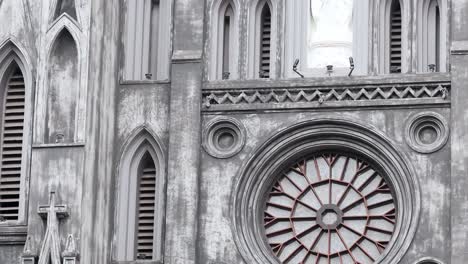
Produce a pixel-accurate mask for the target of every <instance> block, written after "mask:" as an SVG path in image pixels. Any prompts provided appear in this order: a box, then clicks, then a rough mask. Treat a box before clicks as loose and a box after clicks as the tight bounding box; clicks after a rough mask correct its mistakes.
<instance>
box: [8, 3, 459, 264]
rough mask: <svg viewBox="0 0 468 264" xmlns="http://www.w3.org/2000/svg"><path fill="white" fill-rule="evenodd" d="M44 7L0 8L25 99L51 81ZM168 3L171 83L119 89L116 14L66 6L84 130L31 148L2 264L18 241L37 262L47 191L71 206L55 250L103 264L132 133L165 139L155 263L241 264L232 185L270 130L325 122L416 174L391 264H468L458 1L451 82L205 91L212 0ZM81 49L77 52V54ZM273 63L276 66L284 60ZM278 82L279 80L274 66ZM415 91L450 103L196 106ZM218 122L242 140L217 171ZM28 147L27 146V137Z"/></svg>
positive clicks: (108, 8) (381, 79)
mask: <svg viewBox="0 0 468 264" xmlns="http://www.w3.org/2000/svg"><path fill="white" fill-rule="evenodd" d="M53 2H54V1H27V0H22V1H16V0H3V1H1V0H0V22H1V23H0V24H1V25H2V26H0V46H1V45H2V44H4V43H7V41H11V42H12V43H14V44H15V45H17V46H18V47H19V50H20V51H21V52H22V53H23V56H24V58H25V59H26V61H24V62H23V63H25V64H28V65H27V66H28V69H30V70H31V72H30V73H29V74H30V75H31V76H32V80H31V81H32V83H31V87H32V89H33V90H34V92H36V91H37V90H38V89H43V88H44V87H43V86H44V82H41V81H40V80H39V79H38V76H39V75H40V76H42V75H46V74H47V73H46V72H41V71H44V69H46V68H45V67H42V68H41V67H39V66H38V65H41V63H44V62H43V61H41V60H40V59H39V58H42V57H41V56H40V54H43V53H47V52H48V51H46V50H44V49H45V47H44V46H43V45H42V44H41V43H43V40H44V39H45V38H49V37H50V36H48V35H46V34H45V32H47V30H48V28H49V27H50V24H49V23H50V21H49V18H48V17H49V13H50V10H53V8H50V7H49V5H50V4H51V3H53ZM172 2H173V14H172V16H173V24H172V52H171V54H172V60H171V65H170V69H171V74H170V76H171V77H170V80H167V81H162V82H161V81H140V82H122V81H121V80H120V76H121V70H122V69H121V67H120V66H121V61H120V59H121V58H122V56H121V55H122V54H121V53H122V50H121V45H122V30H121V28H120V26H121V25H122V17H121V15H120V11H121V10H120V8H121V5H117V4H115V3H114V1H105V0H93V1H90V0H80V1H76V8H77V15H78V18H79V19H78V22H77V23H78V24H80V25H89V28H88V27H86V26H83V27H81V28H82V29H83V30H84V31H86V32H87V34H85V37H83V38H84V39H83V41H84V42H86V43H88V44H89V50H88V53H86V54H81V56H80V58H79V60H80V62H83V61H81V60H83V59H84V63H85V64H87V65H88V68H87V69H88V70H87V75H86V76H87V79H86V82H85V83H86V85H85V84H84V83H83V82H81V83H80V85H79V86H80V87H78V88H77V89H80V93H82V94H86V98H85V101H86V108H85V111H84V115H83V116H78V118H80V119H81V120H84V124H85V126H84V127H76V128H71V127H69V129H71V130H74V131H75V132H76V131H77V130H80V129H81V130H82V131H83V134H84V141H83V142H81V141H77V140H73V139H72V138H71V139H70V140H67V142H66V143H63V144H54V142H49V143H51V144H43V143H44V142H35V144H34V145H33V146H32V147H31V151H30V152H31V155H30V163H31V165H30V167H29V168H28V171H29V173H28V177H27V179H26V180H27V186H26V188H27V192H26V198H25V199H27V200H26V202H25V204H26V206H27V212H28V213H27V217H26V219H27V222H26V223H24V225H19V226H5V225H2V223H0V263H5V264H10V263H11V264H13V263H19V259H20V256H21V253H22V251H23V247H24V243H25V238H26V234H27V235H28V236H29V237H31V238H32V248H33V250H34V251H36V252H38V251H39V249H40V247H41V243H42V240H43V235H44V231H45V223H46V222H45V220H44V219H42V218H41V217H40V216H39V215H38V214H37V207H38V206H39V205H46V204H48V202H49V192H50V191H51V190H55V191H56V192H57V194H58V197H57V200H58V201H57V203H58V204H64V205H67V206H68V207H69V210H70V215H69V217H68V218H66V219H63V220H61V222H60V229H59V230H60V242H61V243H60V244H61V247H62V249H63V248H64V246H65V242H66V241H65V240H66V237H67V235H69V234H73V235H74V236H75V237H76V238H77V250H78V251H79V253H80V258H81V263H90V264H94V263H96V264H103V263H112V261H113V259H112V258H113V257H112V256H113V250H115V248H114V245H113V242H114V235H115V234H114V232H115V223H116V222H115V212H116V201H115V199H116V192H117V189H116V181H117V177H118V173H117V170H118V168H119V165H120V159H121V156H122V151H123V148H124V146H125V144H126V143H127V142H129V141H130V140H131V139H132V137H133V136H134V135H135V131H138V129H140V128H146V129H148V130H149V131H151V132H152V133H154V135H156V136H157V137H158V138H159V139H160V140H161V142H162V143H163V145H164V150H163V151H164V154H165V156H166V157H167V160H166V161H165V163H166V164H167V166H166V167H167V172H166V173H167V175H165V176H166V179H167V181H166V184H167V186H166V201H167V202H166V211H165V219H164V221H165V228H164V235H165V237H164V240H165V243H164V245H163V255H164V263H171V264H192V263H200V264H202V263H209V264H215V263H216V264H218V263H223V264H235V263H245V260H244V258H243V256H242V255H241V252H240V251H239V250H238V247H237V244H236V242H235V241H234V240H235V234H234V232H236V230H235V228H233V219H232V217H233V213H232V210H234V208H233V205H232V204H231V202H232V197H233V195H234V193H233V191H234V189H235V186H234V184H235V182H236V181H237V180H238V179H239V178H240V177H242V175H240V173H241V169H242V168H243V166H244V165H245V164H246V162H247V161H248V159H249V158H250V157H252V155H254V154H255V153H256V151H257V150H258V148H259V147H260V146H261V145H262V144H263V143H264V142H266V141H267V140H268V139H269V138H271V137H272V136H273V135H275V134H276V133H277V132H278V131H279V130H282V129H285V128H288V127H290V126H292V125H294V124H296V123H298V122H300V121H308V120H314V119H319V118H321V117H322V116H329V117H336V118H343V119H349V120H355V121H356V122H359V123H361V124H365V125H370V126H372V127H375V129H376V130H378V131H379V132H380V133H382V134H383V135H385V137H387V138H389V139H390V140H391V141H392V142H393V143H394V147H395V148H396V149H398V150H399V151H400V153H401V155H402V156H404V157H405V159H406V163H407V164H408V165H409V166H410V167H411V168H412V169H413V171H414V172H415V175H416V178H417V181H418V183H419V186H420V190H421V214H420V217H419V219H418V221H419V224H418V227H417V230H416V234H415V236H414V239H413V241H412V243H411V246H410V248H409V250H408V251H407V252H406V253H405V254H404V257H403V260H402V261H401V262H400V263H409V264H413V263H415V262H416V261H417V260H419V259H421V258H423V257H433V258H436V259H439V260H441V261H442V262H443V263H447V264H449V263H452V264H463V263H465V262H466V259H467V258H468V225H467V224H466V219H467V217H468V191H467V189H468V177H467V172H466V171H467V170H468V150H467V148H466V146H468V133H467V132H468V110H467V107H466V101H467V100H468V92H467V89H466V88H467V87H466V83H467V81H468V70H467V69H468V21H467V17H468V16H467V15H466V14H467V13H468V8H467V6H468V1H467V0H452V1H449V3H450V4H451V19H452V22H451V30H452V33H451V40H450V42H451V44H452V45H451V47H452V55H451V57H450V65H451V72H450V73H447V74H427V75H417V76H416V75H414V74H408V75H401V76H400V75H399V76H388V75H377V74H371V75H372V76H367V77H353V78H347V77H337V78H317V79H307V80H300V79H291V80H288V79H284V80H276V81H272V82H270V81H263V80H262V81H247V80H240V81H232V82H231V81H226V82H222V81H214V82H207V81H206V80H204V78H205V77H206V68H207V67H209V65H208V64H209V63H208V61H206V58H207V55H208V54H207V53H209V52H210V51H209V50H207V49H206V43H207V42H208V41H209V39H208V38H209V37H210V36H209V34H207V32H206V30H207V27H208V25H207V16H208V15H209V14H207V12H209V11H208V10H207V7H206V5H207V3H205V2H210V3H211V1H195V0H174V1H172ZM279 6H283V3H282V2H281V4H280V5H279ZM281 16H282V15H281ZM244 19H246V18H245V17H244ZM240 35H241V40H240V43H244V44H242V45H245V43H246V42H247V40H246V33H245V32H242V34H240ZM81 44H83V43H81ZM77 48H78V50H82V47H80V46H78V47H77ZM278 49H279V50H280V48H278ZM1 51H2V50H1V49H0V54H1ZM244 53H245V51H242V52H241V54H243V55H242V56H243V57H245V56H246V54H244ZM278 53H280V52H278ZM278 56H279V55H278ZM244 59H245V58H244ZM277 61H278V63H279V62H280V58H277ZM245 63H246V62H245V61H243V60H241V61H240V64H241V65H240V66H239V68H241V72H242V75H246V73H245V67H244V66H245V65H244V64H245ZM0 66H1V65H0ZM276 70H277V75H280V74H281V71H282V70H281V67H280V66H278V68H277V69H276ZM71 75H72V77H73V74H71ZM75 77H76V76H75ZM0 78H3V76H0ZM72 79H73V78H72ZM0 80H3V79H0ZM421 80H424V81H425V82H427V83H430V84H432V85H434V84H435V85H438V84H440V83H443V84H444V85H445V84H447V83H449V86H451V89H450V94H449V98H448V99H443V98H441V97H440V96H439V97H437V98H430V99H427V98H425V99H421V98H419V99H414V100H412V99H411V100H409V101H405V102H404V103H401V102H399V101H389V100H385V99H378V100H374V101H372V102H370V103H368V102H355V101H334V102H325V103H324V104H323V105H321V104H319V103H318V102H315V101H314V102H300V103H298V102H293V100H290V101H288V102H287V103H285V104H284V105H280V104H270V105H267V106H265V104H260V103H259V104H258V105H253V104H248V103H246V104H245V105H241V106H238V105H237V106H230V105H227V106H221V107H218V108H216V107H217V106H214V107H212V108H207V107H206V106H205V105H204V103H206V102H205V101H204V97H203V96H204V94H208V93H209V92H211V91H225V90H226V91H233V92H234V93H236V92H238V89H245V90H255V89H270V88H273V87H274V88H278V89H284V90H288V89H296V88H298V89H299V88H304V87H305V88H307V89H318V88H320V89H323V88H324V87H325V88H330V87H332V88H340V87H342V86H343V85H344V84H346V85H348V86H354V87H368V86H371V85H374V84H376V83H379V84H388V85H398V84H401V85H408V86H411V84H412V83H414V82H419V81H421ZM68 81H70V80H68ZM84 87H86V88H84ZM34 94H36V93H34ZM34 99H35V102H34V106H35V107H34V109H40V108H42V107H44V106H45V105H46V104H47V102H45V101H42V99H38V98H36V97H35V98H34ZM426 99H427V100H426ZM427 111H432V112H436V113H438V114H440V115H441V116H443V117H444V118H445V119H446V120H447V121H448V123H449V128H450V137H449V141H448V142H447V144H445V145H444V146H443V147H442V148H441V149H440V150H438V151H437V152H435V153H429V154H422V153H418V152H416V151H414V150H413V149H411V148H410V147H409V146H408V144H407V142H406V138H407V135H406V134H405V131H406V130H405V128H406V120H408V118H410V117H411V116H412V115H414V114H417V113H421V112H427ZM219 116H228V117H232V118H235V119H237V120H238V121H239V122H241V123H242V124H243V125H244V126H245V128H246V144H245V146H244V147H243V149H242V150H241V151H240V152H239V153H238V154H236V155H235V156H233V157H230V158H227V159H219V158H214V157H212V156H210V155H209V154H208V153H207V152H206V151H205V150H204V149H203V148H202V131H203V129H204V128H205V126H206V124H207V123H208V122H210V121H211V120H213V119H214V118H216V117H219ZM34 117H35V119H36V121H37V120H39V121H40V120H43V119H44V116H41V115H40V114H38V113H34ZM39 129H40V128H37V127H33V128H32V131H34V133H38V130H39ZM35 135H36V134H35ZM29 136H30V137H31V138H33V135H32V132H31V135H29ZM12 234H13V235H12ZM261 235H262V234H259V236H261ZM18 238H19V239H18Z"/></svg>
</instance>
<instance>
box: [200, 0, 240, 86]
mask: <svg viewBox="0 0 468 264" xmlns="http://www.w3.org/2000/svg"><path fill="white" fill-rule="evenodd" d="M211 10H212V12H211V18H210V21H211V22H210V39H211V41H210V47H209V50H210V52H209V64H208V67H209V69H208V79H209V80H221V79H230V80H232V79H237V78H238V77H239V20H240V14H239V10H240V3H239V1H238V0H224V1H221V0H217V1H213V3H212V6H211ZM227 30H228V31H229V32H226V31H227Z"/></svg>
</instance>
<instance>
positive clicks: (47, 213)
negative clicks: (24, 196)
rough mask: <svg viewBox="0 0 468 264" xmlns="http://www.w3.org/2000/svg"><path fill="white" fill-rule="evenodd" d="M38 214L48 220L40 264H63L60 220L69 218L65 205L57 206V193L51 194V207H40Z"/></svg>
mask: <svg viewBox="0 0 468 264" xmlns="http://www.w3.org/2000/svg"><path fill="white" fill-rule="evenodd" d="M38 214H39V215H40V216H41V217H42V218H44V219H47V227H46V232H45V235H44V240H43V242H42V247H41V251H40V253H39V262H38V264H49V263H51V264H61V260H60V259H61V258H60V237H59V232H58V231H59V230H58V229H59V219H63V218H65V217H68V209H67V206H65V205H55V192H54V191H52V192H50V202H49V205H43V206H39V209H38Z"/></svg>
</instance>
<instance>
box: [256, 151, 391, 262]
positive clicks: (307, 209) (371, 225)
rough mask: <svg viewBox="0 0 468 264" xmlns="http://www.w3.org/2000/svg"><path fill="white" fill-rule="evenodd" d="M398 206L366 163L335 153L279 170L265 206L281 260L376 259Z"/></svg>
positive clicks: (387, 238) (266, 222)
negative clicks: (279, 174) (280, 172)
mask: <svg viewBox="0 0 468 264" xmlns="http://www.w3.org/2000/svg"><path fill="white" fill-rule="evenodd" d="M396 214H397V211H396V207H395V204H394V198H393V196H392V192H391V190H390V187H389V186H388V185H387V183H386V182H385V179H384V178H383V177H382V176H381V175H380V174H379V172H377V171H376V170H375V169H374V168H373V167H372V166H371V165H370V164H368V163H367V162H365V161H363V160H361V159H359V158H356V157H352V156H350V155H342V154H338V153H326V154H320V155H315V156H312V157H311V158H308V159H303V160H300V161H299V162H297V163H296V164H294V165H293V166H292V167H290V168H289V169H288V170H287V171H285V172H284V173H283V175H281V177H280V178H279V180H278V181H277V182H276V183H275V184H274V186H273V187H272V189H271V192H270V193H269V197H268V199H267V202H266V207H265V211H264V228H265V235H266V238H267V242H268V243H269V245H270V247H271V249H272V251H273V253H274V254H275V255H276V256H277V257H278V259H279V260H280V261H281V262H282V263H294V264H296V263H330V264H332V263H337V264H338V263H339V264H342V263H360V264H365V263H374V262H375V261H376V260H377V259H378V257H379V256H380V255H381V254H382V253H383V251H384V250H385V248H386V247H387V245H388V243H389V241H390V240H391V238H392V235H393V231H394V226H395V224H396Z"/></svg>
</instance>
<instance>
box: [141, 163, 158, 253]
mask: <svg viewBox="0 0 468 264" xmlns="http://www.w3.org/2000/svg"><path fill="white" fill-rule="evenodd" d="M145 156H147V161H146V162H145V163H143V164H145V166H144V167H143V169H142V174H141V176H140V183H139V184H140V188H139V193H138V196H139V197H138V216H137V217H138V225H137V258H138V259H146V260H150V259H152V258H153V247H154V245H153V241H154V214H155V212H154V209H155V191H156V169H155V166H154V162H153V161H152V159H151V157H150V156H149V154H147V155H145Z"/></svg>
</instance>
